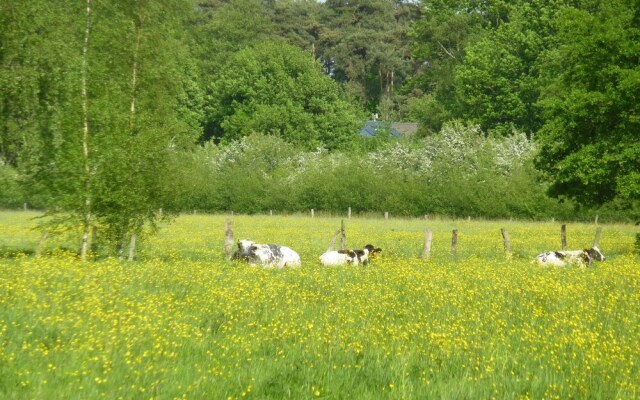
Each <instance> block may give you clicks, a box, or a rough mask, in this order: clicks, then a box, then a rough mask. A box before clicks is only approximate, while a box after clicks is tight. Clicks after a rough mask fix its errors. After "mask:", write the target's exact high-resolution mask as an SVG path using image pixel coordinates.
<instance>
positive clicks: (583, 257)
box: [534, 247, 605, 267]
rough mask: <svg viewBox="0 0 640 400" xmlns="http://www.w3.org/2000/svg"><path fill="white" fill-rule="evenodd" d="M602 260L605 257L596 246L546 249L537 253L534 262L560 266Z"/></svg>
mask: <svg viewBox="0 0 640 400" xmlns="http://www.w3.org/2000/svg"><path fill="white" fill-rule="evenodd" d="M594 260H595V261H604V260H605V257H604V255H603V254H602V252H601V251H600V249H599V248H597V247H592V248H590V249H585V250H571V251H548V252H546V253H542V254H538V256H536V258H535V260H534V263H536V264H540V265H549V266H554V267H562V266H565V265H577V266H580V267H585V266H589V265H591V261H594Z"/></svg>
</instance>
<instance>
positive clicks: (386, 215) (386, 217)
mask: <svg viewBox="0 0 640 400" xmlns="http://www.w3.org/2000/svg"><path fill="white" fill-rule="evenodd" d="M384 219H389V211H385V212H384Z"/></svg>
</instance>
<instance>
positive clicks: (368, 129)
mask: <svg viewBox="0 0 640 400" xmlns="http://www.w3.org/2000/svg"><path fill="white" fill-rule="evenodd" d="M389 133H391V134H392V135H393V136H396V137H401V136H402V134H401V133H400V132H399V131H398V130H396V129H394V128H392V127H391V124H390V123H388V122H384V121H367V122H366V123H365V124H364V126H363V127H362V129H360V136H365V137H374V136H376V135H378V134H389Z"/></svg>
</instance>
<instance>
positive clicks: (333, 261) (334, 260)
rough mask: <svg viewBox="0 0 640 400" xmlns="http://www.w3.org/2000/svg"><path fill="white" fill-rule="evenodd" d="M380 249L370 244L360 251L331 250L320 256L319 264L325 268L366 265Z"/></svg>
mask: <svg viewBox="0 0 640 400" xmlns="http://www.w3.org/2000/svg"><path fill="white" fill-rule="evenodd" d="M381 251H382V249H381V248H377V247H374V246H373V245H371V244H368V245H366V246H364V248H363V249H362V250H337V251H336V250H331V251H327V252H325V253H324V254H322V255H321V256H320V262H321V263H322V265H325V266H328V267H330V266H338V265H354V266H355V265H358V264H362V265H367V264H369V260H370V259H371V257H373V256H374V255H375V254H377V253H380V252H381Z"/></svg>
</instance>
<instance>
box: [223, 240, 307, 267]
mask: <svg viewBox="0 0 640 400" xmlns="http://www.w3.org/2000/svg"><path fill="white" fill-rule="evenodd" d="M231 259H232V260H241V261H246V262H248V263H249V264H250V265H262V266H264V267H276V268H284V267H299V266H300V256H299V255H298V253H296V252H295V251H293V250H291V249H290V248H289V247H286V246H278V245H275V244H258V243H255V242H252V241H251V240H239V241H238V250H236V251H235V253H233V256H232V257H231Z"/></svg>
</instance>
